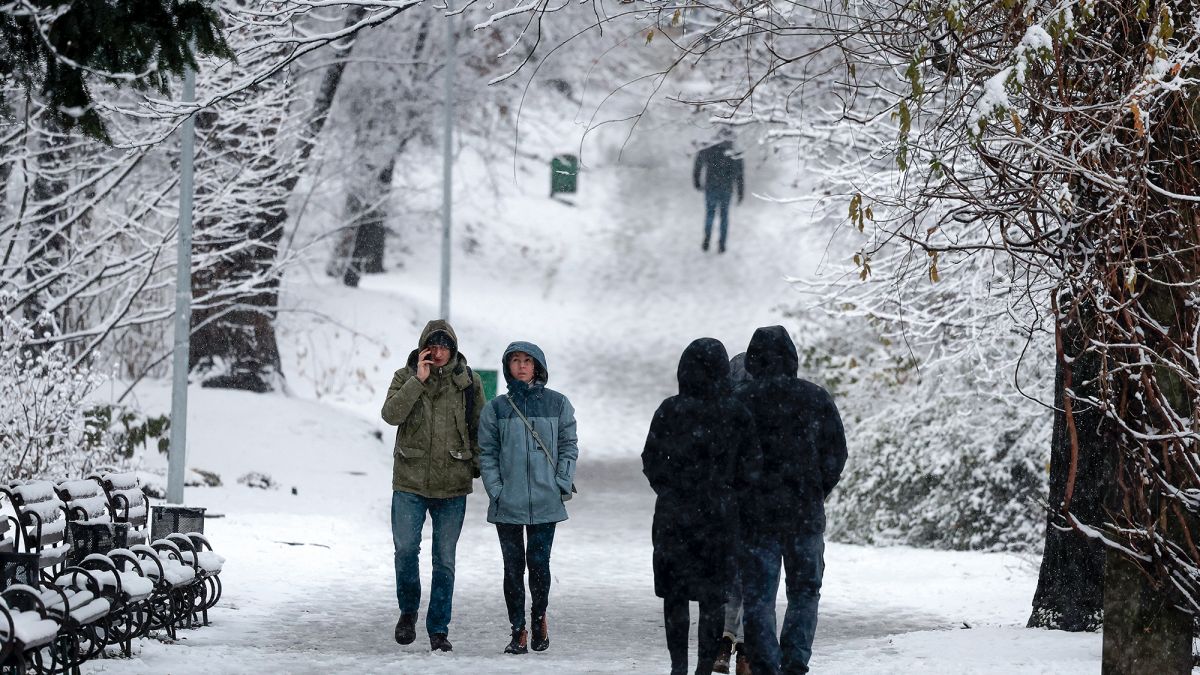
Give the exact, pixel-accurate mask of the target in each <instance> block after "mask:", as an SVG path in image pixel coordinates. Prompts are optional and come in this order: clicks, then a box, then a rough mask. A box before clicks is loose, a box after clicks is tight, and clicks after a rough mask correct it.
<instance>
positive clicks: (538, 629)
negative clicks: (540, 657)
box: [529, 616, 550, 652]
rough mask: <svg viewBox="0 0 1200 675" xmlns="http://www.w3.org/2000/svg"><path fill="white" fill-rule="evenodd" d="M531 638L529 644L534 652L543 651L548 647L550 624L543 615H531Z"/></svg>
mask: <svg viewBox="0 0 1200 675" xmlns="http://www.w3.org/2000/svg"><path fill="white" fill-rule="evenodd" d="M532 628H533V640H532V643H531V644H530V645H529V646H530V647H532V648H533V651H535V652H544V651H546V649H547V648H549V647H550V626H549V625H547V624H546V617H545V616H535V617H533V626H532Z"/></svg>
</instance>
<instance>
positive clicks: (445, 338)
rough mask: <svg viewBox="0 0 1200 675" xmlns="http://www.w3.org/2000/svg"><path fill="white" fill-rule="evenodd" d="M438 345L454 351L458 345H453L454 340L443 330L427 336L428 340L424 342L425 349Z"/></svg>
mask: <svg viewBox="0 0 1200 675" xmlns="http://www.w3.org/2000/svg"><path fill="white" fill-rule="evenodd" d="M433 345H439V346H442V347H445V348H446V349H456V348H457V347H458V345H456V344H454V338H452V337H450V334H449V333H447V332H446V331H444V330H435V331H433V332H432V333H430V334H429V339H428V340H426V341H425V346H426V347H432V346H433Z"/></svg>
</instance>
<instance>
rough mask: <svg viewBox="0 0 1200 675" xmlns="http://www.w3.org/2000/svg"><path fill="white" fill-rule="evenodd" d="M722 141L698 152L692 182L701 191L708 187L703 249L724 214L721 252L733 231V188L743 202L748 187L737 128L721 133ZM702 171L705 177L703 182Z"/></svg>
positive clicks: (705, 194)
mask: <svg viewBox="0 0 1200 675" xmlns="http://www.w3.org/2000/svg"><path fill="white" fill-rule="evenodd" d="M718 139H719V141H718V142H717V143H716V144H715V145H710V146H708V147H707V148H704V149H703V150H701V151H700V152H699V153H697V154H696V164H695V166H693V167H692V185H694V186H695V187H696V189H697V190H704V243H703V244H701V245H700V248H701V249H703V250H705V251H707V250H708V243H709V240H710V239H712V224H713V217H714V216H715V215H716V214H717V212H718V211H719V212H720V214H721V234H720V239H719V240H718V241H717V251H718V252H719V253H724V252H725V239H726V237H727V236H728V234H729V201H730V200H731V199H732V198H733V188H734V186H737V198H738V203H739V204H741V203H742V194H743V191H744V190H745V180H744V178H743V175H742V158H741V155H740V153H738V152H737V151H735V150H734V148H733V130H732V129H730V128H729V127H723V128H722V129H721V132H720V134H719V135H718ZM701 174H703V176H704V178H703V181H701Z"/></svg>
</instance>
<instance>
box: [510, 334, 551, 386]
mask: <svg viewBox="0 0 1200 675" xmlns="http://www.w3.org/2000/svg"><path fill="white" fill-rule="evenodd" d="M515 352H525V353H526V354H528V355H530V356H532V357H533V360H534V363H536V364H537V367H536V372H535V373H534V375H533V384H532V385H526V384H525V383H524V382H521V381H520V380H517V379H513V376H512V374H511V373H509V372H508V357H509V356H510V355H511V354H513V353H515ZM500 372H502V373H504V381H505V382H506V383H508V387H509V389H512V388H513V386H514V383H519V384H520V385H521V386H522V387H524V386H537V385H542V386H545V385H546V382H547V381H548V380H549V379H550V370H549V369H548V368H546V355H545V354H544V353H542V348H541V347H539V346H537V345H535V344H533V343H532V342H524V341H521V340H518V341H516V342H513V343H510V344H509V345H508V347H506V348H505V349H504V355H503V356H501V357H500Z"/></svg>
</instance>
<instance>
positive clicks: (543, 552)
mask: <svg viewBox="0 0 1200 675" xmlns="http://www.w3.org/2000/svg"><path fill="white" fill-rule="evenodd" d="M526 532H528V533H529V543H528V545H526V543H525V533H526ZM496 534H497V535H499V536H500V554H501V555H502V556H504V604H505V605H507V606H508V622H509V624H510V625H511V626H512V629H513V630H518V629H521V628H524V627H525V566H526V564H528V566H529V595H531V596H533V606H532V607H531V608H530V614H531V615H532V616H535V617H541V616H545V614H546V605H547V603H548V602H549V600H550V547H551V546H553V545H554V523H542V524H539V525H507V524H504V523H496Z"/></svg>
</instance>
